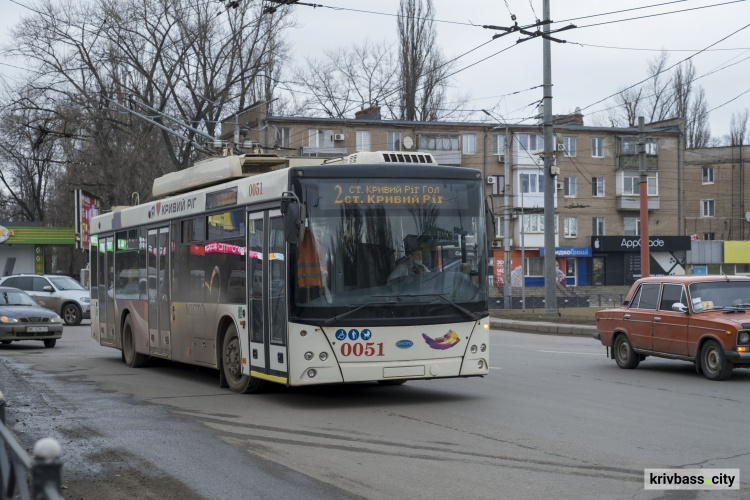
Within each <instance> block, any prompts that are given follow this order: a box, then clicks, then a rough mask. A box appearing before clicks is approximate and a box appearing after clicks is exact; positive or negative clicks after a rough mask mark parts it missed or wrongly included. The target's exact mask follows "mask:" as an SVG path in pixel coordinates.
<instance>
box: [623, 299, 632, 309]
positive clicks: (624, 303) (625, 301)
mask: <svg viewBox="0 0 750 500" xmlns="http://www.w3.org/2000/svg"><path fill="white" fill-rule="evenodd" d="M629 305H630V301H629V300H623V301H622V307H628V306H629Z"/></svg>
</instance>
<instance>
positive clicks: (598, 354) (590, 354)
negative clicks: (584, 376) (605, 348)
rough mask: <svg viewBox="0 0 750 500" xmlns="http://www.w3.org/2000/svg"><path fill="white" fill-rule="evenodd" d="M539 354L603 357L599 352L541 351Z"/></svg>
mask: <svg viewBox="0 0 750 500" xmlns="http://www.w3.org/2000/svg"><path fill="white" fill-rule="evenodd" d="M538 352H551V353H554V354H583V355H585V356H601V353H598V352H570V351H542V350H539V351H538Z"/></svg>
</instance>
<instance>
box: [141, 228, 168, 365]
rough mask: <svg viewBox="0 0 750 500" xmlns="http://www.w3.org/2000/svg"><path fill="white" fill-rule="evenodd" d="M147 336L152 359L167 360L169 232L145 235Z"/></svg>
mask: <svg viewBox="0 0 750 500" xmlns="http://www.w3.org/2000/svg"><path fill="white" fill-rule="evenodd" d="M147 255H148V257H147V259H146V261H147V262H146V265H147V269H148V278H147V282H148V335H149V352H150V354H151V355H152V356H159V357H169V354H170V350H171V346H170V342H169V333H170V318H169V314H170V301H171V297H170V290H169V261H168V259H169V228H168V227H162V228H158V229H149V231H148V254H147Z"/></svg>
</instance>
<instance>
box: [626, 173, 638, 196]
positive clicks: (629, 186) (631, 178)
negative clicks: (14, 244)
mask: <svg viewBox="0 0 750 500" xmlns="http://www.w3.org/2000/svg"><path fill="white" fill-rule="evenodd" d="M639 183H640V181H639V179H638V176H637V175H625V174H623V176H622V194H630V195H635V196H638V195H639V194H640V192H639V191H638V189H639Z"/></svg>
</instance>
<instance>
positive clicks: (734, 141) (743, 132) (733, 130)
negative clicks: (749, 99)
mask: <svg viewBox="0 0 750 500" xmlns="http://www.w3.org/2000/svg"><path fill="white" fill-rule="evenodd" d="M748 118H750V111H749V110H748V109H747V108H745V110H744V111H738V112H737V113H732V118H731V119H730V120H729V138H728V139H729V141H728V142H729V145H730V146H744V145H745V140H746V139H747V122H748Z"/></svg>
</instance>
